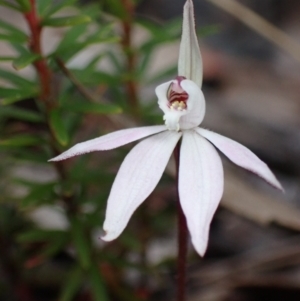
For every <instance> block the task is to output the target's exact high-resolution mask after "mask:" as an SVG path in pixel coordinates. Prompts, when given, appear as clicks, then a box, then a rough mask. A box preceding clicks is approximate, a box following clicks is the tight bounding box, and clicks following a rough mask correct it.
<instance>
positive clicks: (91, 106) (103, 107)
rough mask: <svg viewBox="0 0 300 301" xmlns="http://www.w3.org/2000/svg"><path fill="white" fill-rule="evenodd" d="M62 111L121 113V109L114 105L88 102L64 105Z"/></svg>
mask: <svg viewBox="0 0 300 301" xmlns="http://www.w3.org/2000/svg"><path fill="white" fill-rule="evenodd" d="M62 109H64V110H68V111H74V112H79V113H91V114H117V113H121V112H122V109H121V108H120V107H118V106H115V105H111V104H101V103H90V102H72V103H69V104H64V106H63V107H62Z"/></svg>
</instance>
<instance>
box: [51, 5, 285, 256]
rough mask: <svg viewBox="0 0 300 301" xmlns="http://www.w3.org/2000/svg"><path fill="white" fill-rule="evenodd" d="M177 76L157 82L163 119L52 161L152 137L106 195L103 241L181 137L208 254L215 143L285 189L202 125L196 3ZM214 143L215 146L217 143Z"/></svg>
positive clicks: (216, 191) (247, 154) (193, 212)
mask: <svg viewBox="0 0 300 301" xmlns="http://www.w3.org/2000/svg"><path fill="white" fill-rule="evenodd" d="M178 72H179V76H178V77H177V78H176V79H175V80H172V81H169V82H167V83H164V84H162V85H160V86H158V87H157V88H156V91H155V92H156V95H157V97H158V105H159V107H160V108H161V109H162V111H163V112H164V117H163V118H164V120H165V125H158V126H146V127H137V128H131V129H124V130H120V131H116V132H113V133H111V134H107V135H104V136H102V137H99V138H96V139H92V140H89V141H86V142H82V143H78V144H76V145H75V146H73V147H72V148H70V149H69V150H67V151H66V152H64V153H62V154H61V155H59V156H57V157H55V158H53V159H51V160H50V161H60V160H64V159H67V158H70V157H73V156H77V155H80V154H85V153H89V152H93V151H103V150H109V149H113V148H117V147H119V146H122V145H125V144H128V143H130V142H133V141H136V140H139V139H142V138H145V137H148V138H147V139H144V140H143V141H142V142H140V143H138V144H137V145H136V146H135V147H134V148H133V149H132V150H131V151H130V152H129V154H128V155H127V156H126V158H125V159H124V161H123V163H122V165H121V167H120V169H119V171H118V174H117V176H116V178H115V181H114V183H113V186H112V188H111V192H110V195H109V198H108V201H107V209H106V217H105V221H104V226H103V229H104V230H105V233H106V234H105V236H103V237H102V239H103V240H105V241H111V240H113V239H115V238H117V237H118V236H119V235H120V234H121V233H122V231H123V230H124V228H125V227H126V225H127V223H128V221H129V219H130V217H131V216H132V214H133V212H134V211H135V210H136V209H137V208H138V206H139V205H140V204H141V203H142V202H143V201H144V200H145V199H146V198H147V197H148V196H149V195H150V193H151V192H152V191H153V190H154V188H155V187H156V185H157V183H158V181H159V180H160V178H161V176H162V174H163V172H164V170H165V167H166V165H167V163H168V161H169V158H170V157H171V155H172V152H173V150H174V148H175V146H176V145H177V143H178V142H179V140H180V139H182V141H181V146H180V162H179V184H178V185H179V187H178V189H179V198H180V203H181V206H182V209H183V212H184V214H185V216H186V219H187V225H188V229H189V232H190V234H191V239H192V243H193V245H194V247H195V249H196V251H197V252H198V253H199V254H200V255H202V256H203V255H204V253H205V250H206V248H207V243H208V235H209V227H210V223H211V220H212V217H213V215H214V213H215V211H216V208H217V206H218V204H219V202H220V199H221V197H222V194H223V167H222V163H221V160H220V157H219V155H218V152H217V151H216V149H215V147H216V148H217V149H219V150H220V151H221V152H222V153H223V154H224V155H225V156H227V157H228V158H229V159H230V160H231V161H232V162H233V163H235V164H237V165H239V166H241V167H243V168H245V169H247V170H250V171H252V172H254V173H255V174H257V175H258V176H260V177H262V178H263V179H264V180H266V181H267V182H268V183H269V184H271V185H273V186H275V187H276V188H278V189H281V190H282V187H281V185H280V183H279V182H278V181H277V179H276V178H275V176H274V175H273V173H272V172H271V171H270V169H269V168H268V167H267V165H266V164H265V163H264V162H262V161H261V160H260V159H259V158H258V157H257V156H256V155H255V154H253V153H252V152H251V151H250V150H249V149H247V148H246V147H244V146H243V145H241V144H239V143H237V142H235V141H233V140H231V139H229V138H226V137H224V136H221V135H219V134H216V133H214V132H211V131H208V130H206V129H203V128H200V127H198V126H199V125H200V123H201V122H202V120H203V117H204V114H205V99H204V96H203V93H202V91H201V89H200V88H201V84H202V60H201V56H200V50H199V46H198V42H197V37H196V34H195V24H194V12H193V3H192V1H191V0H187V2H186V4H185V6H184V18H183V31H182V39H181V46H180V54H179V63H178ZM214 146H215V147H214Z"/></svg>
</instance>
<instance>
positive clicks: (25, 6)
mask: <svg viewBox="0 0 300 301" xmlns="http://www.w3.org/2000/svg"><path fill="white" fill-rule="evenodd" d="M16 1H17V2H18V3H19V5H20V6H21V7H22V11H24V12H27V11H29V10H30V8H31V4H30V2H29V0H16Z"/></svg>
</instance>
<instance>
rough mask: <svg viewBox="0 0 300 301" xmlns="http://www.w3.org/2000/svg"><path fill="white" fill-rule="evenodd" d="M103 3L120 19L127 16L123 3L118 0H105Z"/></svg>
mask: <svg viewBox="0 0 300 301" xmlns="http://www.w3.org/2000/svg"><path fill="white" fill-rule="evenodd" d="M105 4H106V5H107V6H108V7H109V10H110V11H111V12H112V14H114V15H115V16H117V17H118V18H120V19H121V20H124V19H126V17H128V12H127V11H126V9H125V7H124V4H123V3H120V1H119V0H106V1H105Z"/></svg>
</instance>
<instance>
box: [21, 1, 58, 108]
mask: <svg viewBox="0 0 300 301" xmlns="http://www.w3.org/2000/svg"><path fill="white" fill-rule="evenodd" d="M30 3H31V9H30V11H28V12H26V13H24V17H25V19H26V20H27V23H28V26H29V29H30V33H31V35H30V43H29V48H30V50H31V51H32V52H33V53H35V54H38V55H39V56H41V58H40V59H38V60H36V61H35V62H34V66H35V69H36V71H37V73H38V77H39V79H40V84H41V93H40V99H41V101H42V102H43V103H44V104H45V105H46V106H47V107H50V108H51V106H52V105H51V103H50V96H51V85H50V83H51V71H50V70H49V68H48V66H47V62H46V60H45V58H44V57H42V55H43V53H42V47H41V32H42V26H41V22H40V19H39V17H38V15H37V12H36V3H35V0H30Z"/></svg>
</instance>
